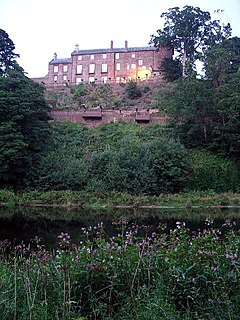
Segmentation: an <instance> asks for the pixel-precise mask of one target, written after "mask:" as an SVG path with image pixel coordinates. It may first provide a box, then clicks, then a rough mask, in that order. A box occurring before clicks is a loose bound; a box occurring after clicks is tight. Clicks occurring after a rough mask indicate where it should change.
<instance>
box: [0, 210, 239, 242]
mask: <svg viewBox="0 0 240 320" xmlns="http://www.w3.org/2000/svg"><path fill="white" fill-rule="evenodd" d="M0 217H1V218H0V240H5V239H8V240H10V241H11V242H12V243H13V244H14V245H17V244H19V243H21V242H22V241H23V242H24V243H25V244H28V243H29V242H31V239H33V238H34V237H35V236H38V237H40V238H41V243H42V244H44V245H46V247H47V248H53V247H56V245H57V243H58V242H59V240H58V238H57V237H58V236H59V234H60V233H61V232H64V233H68V234H69V235H70V237H71V239H72V241H73V242H74V243H79V242H80V241H81V240H82V239H83V237H84V236H83V232H82V228H89V227H90V226H92V227H93V226H96V225H97V224H98V223H100V222H103V225H104V229H105V230H106V232H107V234H108V235H109V236H112V235H115V234H116V233H117V232H118V230H116V226H114V225H113V224H112V222H118V221H121V220H124V221H127V222H128V224H129V225H131V224H138V225H144V226H148V227H147V228H145V229H144V230H147V229H148V230H149V231H154V230H155V229H156V227H157V226H158V225H159V224H166V225H167V228H166V232H168V231H169V230H171V229H172V230H173V229H174V228H176V223H177V222H178V221H182V222H185V223H186V227H187V228H189V229H191V230H198V229H203V228H206V227H207V224H206V219H211V220H213V226H214V227H219V226H221V225H222V223H224V222H225V221H226V220H228V219H229V220H234V221H236V223H237V226H236V228H240V210H239V209H224V210H223V209H203V208H199V209H194V210H193V209H192V210H188V209H100V210H71V211H70V210H66V209H49V208H47V209H44V208H41V209H40V208H38V209H37V208H28V209H23V208H18V209H16V208H14V209H8V208H0Z"/></svg>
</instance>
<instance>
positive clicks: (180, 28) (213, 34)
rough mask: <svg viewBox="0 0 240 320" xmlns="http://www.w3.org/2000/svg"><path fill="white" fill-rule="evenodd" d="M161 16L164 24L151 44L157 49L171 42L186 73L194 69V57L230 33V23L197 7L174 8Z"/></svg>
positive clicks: (152, 38) (199, 56) (200, 55)
mask: <svg viewBox="0 0 240 320" xmlns="http://www.w3.org/2000/svg"><path fill="white" fill-rule="evenodd" d="M161 18H164V19H165V23H164V27H163V29H159V30H157V35H151V40H150V44H153V45H154V46H155V47H156V48H157V49H159V48H160V47H161V46H172V47H173V48H174V49H175V50H176V51H177V52H178V53H179V56H180V58H181V61H182V74H183V76H187V75H188V74H189V73H191V72H192V70H193V69H194V63H195V61H196V60H197V59H200V58H201V57H202V55H203V53H204V52H205V51H206V50H207V49H208V48H209V47H210V46H212V45H213V44H214V43H218V42H220V41H222V40H223V39H225V38H226V37H228V36H229V35H230V34H231V27H230V24H228V25H226V26H221V24H220V21H219V20H214V21H212V20H211V15H210V13H209V12H207V11H202V10H201V9H200V8H198V7H196V8H194V7H192V6H185V7H183V10H180V8H179V7H175V8H171V9H169V10H168V12H164V13H162V14H161Z"/></svg>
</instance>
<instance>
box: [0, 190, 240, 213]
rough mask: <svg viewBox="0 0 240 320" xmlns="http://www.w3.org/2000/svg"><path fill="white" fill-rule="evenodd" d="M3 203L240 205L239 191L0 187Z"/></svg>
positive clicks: (88, 205) (170, 206) (0, 200)
mask: <svg viewBox="0 0 240 320" xmlns="http://www.w3.org/2000/svg"><path fill="white" fill-rule="evenodd" d="M0 205H1V206H7V207H14V206H23V207H46V208H47V207H66V208H69V209H71V208H84V209H87V208H163V209H167V208H196V207H206V208H207V207H219V208H231V207H240V193H231V192H228V193H215V192H213V191H208V192H188V193H178V194H160V195H158V196H146V195H143V196H137V197H136V196H132V195H130V194H126V193H120V192H111V193H95V192H91V193H89V192H83V191H70V190H65V191H46V192H42V191H22V192H15V191H13V190H7V189H2V190H0Z"/></svg>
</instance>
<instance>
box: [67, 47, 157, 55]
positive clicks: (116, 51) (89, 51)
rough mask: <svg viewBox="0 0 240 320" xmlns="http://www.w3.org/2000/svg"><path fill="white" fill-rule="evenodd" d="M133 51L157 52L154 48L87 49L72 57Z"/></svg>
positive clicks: (75, 52)
mask: <svg viewBox="0 0 240 320" xmlns="http://www.w3.org/2000/svg"><path fill="white" fill-rule="evenodd" d="M133 51H156V48H154V47H130V48H105V49H87V50H74V51H73V52H72V53H71V55H72V56H75V55H79V54H80V55H84V54H94V53H121V52H133Z"/></svg>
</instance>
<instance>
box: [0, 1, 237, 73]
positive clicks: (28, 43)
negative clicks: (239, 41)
mask: <svg viewBox="0 0 240 320" xmlns="http://www.w3.org/2000/svg"><path fill="white" fill-rule="evenodd" d="M185 5H190V6H193V7H200V9H201V10H203V11H209V12H210V14H211V16H212V19H219V18H221V20H222V21H223V22H224V23H227V22H229V23H230V24H231V26H232V29H233V33H232V35H233V36H238V37H240V0H167V1H166V0H120V1H119V0H118V1H115V0H0V22H1V24H0V29H3V30H5V31H6V32H7V33H8V35H9V37H10V39H11V40H12V41H13V42H14V44H15V47H16V49H15V52H16V53H19V54H20V59H18V63H19V64H20V65H21V66H22V67H23V68H24V70H25V71H26V72H27V75H28V76H29V77H41V76H45V75H46V74H47V72H48V63H49V61H51V60H52V57H53V54H54V52H57V55H58V58H68V57H70V56H71V52H72V51H74V48H75V44H77V43H78V44H79V48H80V49H101V48H109V47H110V42H111V40H113V44H114V47H115V48H116V47H118V48H119V47H124V42H125V40H128V45H129V47H138V46H139V47H140V46H147V45H148V42H149V41H150V38H151V34H156V30H157V29H159V28H161V27H162V23H163V20H162V19H161V18H160V15H161V13H162V12H166V11H167V10H168V9H169V8H173V7H176V6H177V7H180V8H182V7H183V6H185ZM217 9H222V10H224V12H223V13H222V14H221V15H220V16H217V15H216V14H214V10H217Z"/></svg>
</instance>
